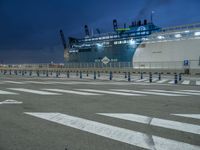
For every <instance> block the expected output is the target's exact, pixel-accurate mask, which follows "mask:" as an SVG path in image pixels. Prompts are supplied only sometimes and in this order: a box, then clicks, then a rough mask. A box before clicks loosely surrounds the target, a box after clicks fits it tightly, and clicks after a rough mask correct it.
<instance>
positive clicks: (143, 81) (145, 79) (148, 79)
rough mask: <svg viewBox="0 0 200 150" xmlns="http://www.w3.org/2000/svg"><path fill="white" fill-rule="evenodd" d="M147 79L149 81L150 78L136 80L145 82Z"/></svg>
mask: <svg viewBox="0 0 200 150" xmlns="http://www.w3.org/2000/svg"><path fill="white" fill-rule="evenodd" d="M145 81H149V79H139V80H136V82H145Z"/></svg>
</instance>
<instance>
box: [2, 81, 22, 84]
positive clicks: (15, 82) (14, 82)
mask: <svg viewBox="0 0 200 150" xmlns="http://www.w3.org/2000/svg"><path fill="white" fill-rule="evenodd" d="M3 82H4V83H13V84H26V83H24V82H17V81H3Z"/></svg>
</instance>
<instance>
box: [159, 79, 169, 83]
mask: <svg viewBox="0 0 200 150" xmlns="http://www.w3.org/2000/svg"><path fill="white" fill-rule="evenodd" d="M167 81H168V80H167V79H162V80H160V81H157V83H165V82H167Z"/></svg>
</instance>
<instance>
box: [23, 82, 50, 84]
mask: <svg viewBox="0 0 200 150" xmlns="http://www.w3.org/2000/svg"><path fill="white" fill-rule="evenodd" d="M25 83H33V84H53V83H51V82H46V81H44V82H39V81H25Z"/></svg>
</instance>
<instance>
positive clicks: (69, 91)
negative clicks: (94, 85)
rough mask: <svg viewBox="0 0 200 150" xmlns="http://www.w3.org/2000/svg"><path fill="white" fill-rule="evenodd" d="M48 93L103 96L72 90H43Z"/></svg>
mask: <svg viewBox="0 0 200 150" xmlns="http://www.w3.org/2000/svg"><path fill="white" fill-rule="evenodd" d="M43 90H47V91H52V92H61V93H70V94H78V95H90V96H92V95H95V96H96V95H102V94H96V93H89V92H79V91H72V90H63V89H43Z"/></svg>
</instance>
